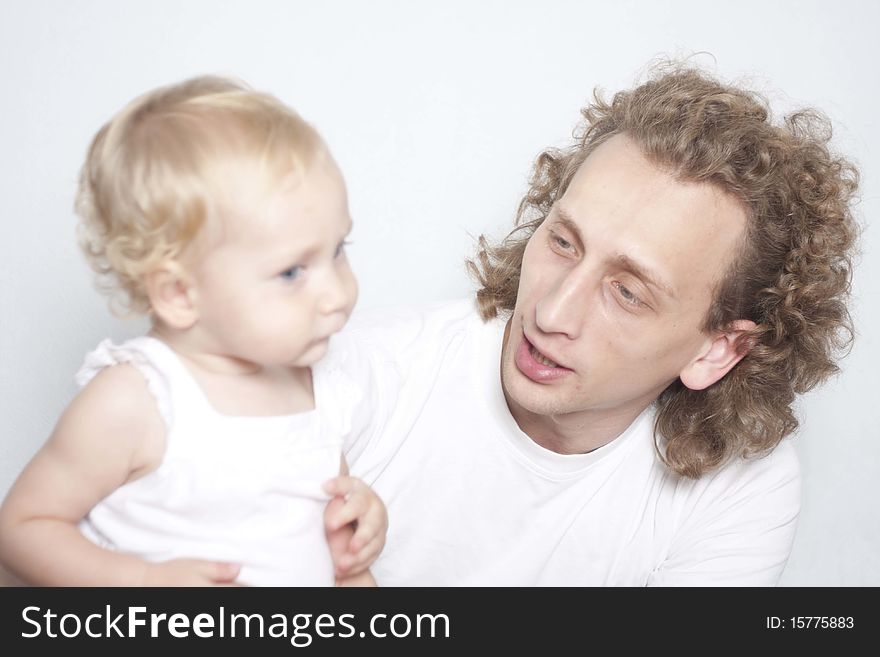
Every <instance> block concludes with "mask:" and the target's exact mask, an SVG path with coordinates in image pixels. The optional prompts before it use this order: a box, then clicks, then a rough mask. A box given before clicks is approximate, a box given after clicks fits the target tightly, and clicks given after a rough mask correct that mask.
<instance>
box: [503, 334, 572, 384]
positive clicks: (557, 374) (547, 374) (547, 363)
mask: <svg viewBox="0 0 880 657" xmlns="http://www.w3.org/2000/svg"><path fill="white" fill-rule="evenodd" d="M514 362H515V364H516V368H517V369H518V370H519V371H520V372H521V373H522V374H523V375H524V376H526V377H527V378H529V379H531V380H532V381H534V382H536V383H549V382H551V381H555V380H556V379H560V378H562V377H565V376H567V375H568V374H570V373H571V372H572V370H570V369H568V368H567V367H564V366H563V365H560V364H559V363H557V362H556V361H555V360H553V359H552V358H550V357H548V356H546V355H544V354H543V353H542V352H541V351H540V350H539V349H538V348H537V347H536V346H535V345H533V344H532V343H531V342H530V341H529V339H528V338H527V337H526V336H525V334H524V333H523V335H522V338H521V340H520V343H519V346H518V347H517V349H516V352H515V354H514Z"/></svg>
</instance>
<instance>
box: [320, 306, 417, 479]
mask: <svg viewBox="0 0 880 657" xmlns="http://www.w3.org/2000/svg"><path fill="white" fill-rule="evenodd" d="M423 334H424V313H423V312H422V311H421V309H419V308H377V309H371V310H367V311H360V312H358V313H355V315H354V316H353V317H352V319H351V321H350V322H349V324H348V326H346V328H345V329H344V330H343V331H342V332H341V333H340V334H338V335H337V336H334V338H333V339H332V341H331V353H330V354H328V356H329V358H330V359H331V360H332V361H333V365H334V366H336V367H340V368H341V369H342V370H344V372H345V374H346V375H347V376H348V377H349V378H350V379H351V380H353V381H354V383H355V385H356V386H357V387H358V388H359V390H360V391H361V394H360V397H359V399H358V401H357V403H356V404H354V405H353V407H352V408H351V411H350V412H351V425H350V430H349V431H348V432H347V434H346V436H345V437H344V441H343V446H342V447H343V452H344V453H345V456H346V460H347V461H348V464H349V467H350V469H351V472H352V474H354V475H356V476H359V477H361V478H363V479H364V480H366V481H367V482H368V483H369V482H370V481H371V480H372V478H373V477H374V476H376V475H377V474H378V470H379V469H380V468H381V467H382V464H383V463H384V461H386V460H387V458H388V454H393V452H394V451H395V450H396V447H395V444H394V443H395V442H396V441H399V440H402V435H401V432H400V431H395V430H393V428H391V427H390V426H389V425H390V424H392V420H393V419H396V420H398V422H397V424H399V423H400V422H399V420H400V418H395V416H396V415H399V413H398V412H397V411H398V410H399V408H398V407H400V406H403V407H405V408H409V406H410V405H411V404H412V403H413V402H412V399H411V398H412V397H413V395H416V394H418V392H417V390H416V388H417V386H414V385H413V381H412V378H413V377H412V376H411V369H412V368H413V364H414V363H417V362H420V361H421V360H422V359H423V355H422V352H425V351H426V350H430V348H431V346H430V343H429V342H427V341H426V340H425V339H424V335H423ZM404 394H405V395H406V399H403V396H404Z"/></svg>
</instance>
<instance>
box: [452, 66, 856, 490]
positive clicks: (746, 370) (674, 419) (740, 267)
mask: <svg viewBox="0 0 880 657" xmlns="http://www.w3.org/2000/svg"><path fill="white" fill-rule="evenodd" d="M581 113H582V115H583V118H584V123H583V124H582V126H581V127H580V128H579V130H578V131H577V132H576V133H575V137H576V142H575V143H574V144H573V145H572V146H571V147H569V148H567V149H551V150H547V151H545V152H543V153H541V154H540V156H539V157H538V159H537V162H536V164H535V169H534V173H533V176H532V179H531V182H530V188H529V190H528V193H527V194H526V196H525V197H524V198H523V199H522V201H521V203H520V206H519V210H518V212H517V217H516V222H515V223H516V228H515V229H514V230H513V231H512V232H511V233H510V234H509V235H508V236H507V237H506V238H505V239H504V240H503V241H502V242H501V243H499V244H497V245H492V244H490V243H489V241H488V240H487V239H486V238H485V237H484V236H481V237H480V240H479V247H478V252H477V255H476V257H475V258H474V259H473V260H469V261H468V262H467V265H468V268H469V270H470V271H471V273H472V274H473V275H474V276H475V277H476V279H477V280H478V282H479V284H480V286H481V287H480V289H479V290H478V292H477V301H478V306H479V308H480V311H481V314H482V316H483V318H484V319H489V318H491V317H495V316H497V315H499V314H502V313H508V312H510V311H512V310H513V309H514V307H515V305H516V293H517V288H518V286H519V272H520V266H521V264H522V257H523V251H524V250H525V246H526V242H527V241H528V239H529V237H530V236H531V235H532V233H534V231H535V229H536V228H537V227H538V226H539V225H540V224H541V223H542V222H543V221H544V219H545V218H546V217H547V215H548V213H549V212H550V209H551V207H552V206H553V204H554V202H555V201H556V199H558V198H560V197H561V196H562V195H563V194H564V193H565V190H566V188H567V187H568V185H569V183H570V182H571V179H572V177H573V176H574V174H575V172H576V171H577V169H578V167H579V166H580V164H581V163H582V162H583V161H584V160H585V159H586V158H587V156H588V155H589V154H590V153H591V152H592V151H593V150H594V149H595V148H596V147H598V146H599V145H600V144H602V143H603V142H605V141H606V140H608V139H609V138H610V137H611V136H613V135H616V134H620V133H625V134H627V135H628V136H629V137H630V138H632V139H633V140H634V141H635V142H636V143H637V144H639V146H640V148H641V150H642V152H643V154H644V155H645V156H646V157H647V158H648V159H649V160H650V161H652V162H654V163H655V164H656V165H658V166H659V167H662V168H664V169H665V170H668V171H670V172H672V173H673V175H675V176H676V177H677V178H678V179H680V180H683V181H705V182H709V183H711V184H713V185H717V186H718V187H719V188H720V189H722V190H724V191H726V192H727V193H729V194H731V195H733V197H734V198H737V199H739V200H740V202H741V203H742V204H743V206H744V207H745V208H746V209H747V210H748V215H749V220H748V227H747V229H746V239H745V240H744V242H743V246H742V248H741V250H740V252H739V253H738V254H737V257H736V258H735V261H734V264H733V265H732V266H731V267H730V269H729V271H728V272H727V273H726V275H725V277H724V278H723V280H722V281H721V282H720V284H718V285H717V286H716V288H715V291H714V300H713V302H712V304H711V306H710V308H709V310H708V312H707V314H706V316H705V319H704V322H703V325H702V327H701V328H702V330H703V331H706V332H709V331H714V330H718V329H723V328H725V327H726V326H728V325H729V324H730V323H731V322H733V321H735V320H738V319H750V320H752V321H754V322H755V324H756V327H755V328H754V330H752V331H749V332H748V333H747V334H746V335H744V336H743V337H742V341H743V342H742V343H741V344H740V345H739V348H740V349H742V350H745V349H747V348H748V346H750V347H751V348H750V350H749V351H748V354H747V355H746V356H745V358H743V359H742V361H740V363H739V364H738V365H737V366H736V367H735V368H734V369H733V370H732V371H731V372H729V373H728V374H727V375H726V376H725V377H724V378H722V379H721V380H720V381H718V382H717V383H715V384H714V385H712V386H710V387H709V388H707V389H706V390H690V389H688V388H687V387H685V386H684V385H683V384H682V383H681V381H676V382H674V383H673V384H671V385H670V386H669V387H668V388H667V389H666V390H665V391H664V392H663V393H661V394H660V396H659V397H658V399H657V415H656V421H655V426H654V435H655V445H656V446H657V451H658V454H659V455H660V457H661V458H662V459H664V461H665V463H666V464H667V465H668V466H669V467H670V468H671V469H672V470H673V471H675V472H677V473H679V474H680V475H683V476H686V477H692V478H697V477H699V476H701V475H703V474H704V473H706V472H708V471H710V470H712V469H714V468H717V467H718V466H720V465H721V464H723V463H725V462H727V461H728V460H730V459H731V458H734V457H739V456H742V457H752V456H759V455H762V454H766V453H767V452H769V451H770V450H772V449H773V448H774V447H775V446H776V445H777V444H778V443H779V442H780V441H781V440H782V439H783V438H784V437H785V436H787V435H788V434H790V433H792V432H793V431H794V430H795V429H796V428H797V426H798V423H797V419H796V418H795V416H794V413H793V412H792V408H791V405H792V402H793V401H794V398H795V395H796V394H801V393H803V392H806V391H808V390H810V389H811V388H813V387H814V386H816V385H817V384H819V383H820V382H822V381H824V380H825V379H826V378H827V377H829V376H830V375H832V374H834V373H836V372H837V371H838V367H837V365H836V364H835V361H836V358H837V356H838V355H839V354H840V353H841V352H843V351H845V350H846V349H847V348H848V347H849V346H850V344H851V342H852V338H853V327H852V322H851V319H850V315H849V313H848V311H847V307H846V301H847V298H848V295H849V290H850V280H851V271H852V256H853V250H854V244H855V241H856V237H857V234H858V229H857V225H856V223H855V221H854V219H853V216H852V214H851V210H850V205H851V201H852V199H853V197H854V194H855V191H856V189H857V186H858V171H857V170H856V168H855V167H854V166H853V165H852V164H851V163H850V162H848V161H847V160H845V159H843V158H840V157H836V156H834V155H833V154H832V153H831V152H830V151H829V148H828V142H829V140H830V138H831V127H830V123H829V121H828V119H827V118H825V117H824V116H823V115H822V114H820V113H819V112H817V111H815V110H811V109H807V110H803V111H799V112H797V113H794V114H792V115H790V116H788V117H786V118H785V119H784V121H783V122H782V123H781V124H774V123H772V122H771V120H770V111H769V108H768V105H767V102H766V101H765V100H764V99H762V98H761V97H759V96H758V95H756V94H754V93H751V92H749V91H746V90H743V89H741V88H738V87H735V86H731V85H727V84H723V83H721V82H719V81H717V80H715V79H714V78H712V77H711V76H709V75H707V74H706V73H704V72H702V71H700V70H698V69H695V68H690V67H686V66H683V65H672V66H670V65H666V66H664V67H663V68H662V69H660V70H659V71H657V72H655V74H654V76H653V77H652V78H651V79H649V80H648V81H647V82H645V83H644V84H641V85H640V86H638V87H636V88H634V89H632V90H629V91H622V92H619V93H617V94H615V95H614V97H613V98H612V100H611V102H610V103H609V102H606V101H605V100H603V99H602V97H601V95H600V94H599V92H598V91H596V92H594V101H593V103H591V104H590V105H589V106H588V107H586V108H585V109H583V110H582V112H581ZM661 436H662V437H663V439H664V440H665V446H664V447H665V449H661V447H660V444H661V443H660V440H659V437H661Z"/></svg>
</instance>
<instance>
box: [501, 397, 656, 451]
mask: <svg viewBox="0 0 880 657" xmlns="http://www.w3.org/2000/svg"><path fill="white" fill-rule="evenodd" d="M504 397H505V399H506V400H507V407H508V408H509V409H510V414H511V415H512V416H513V419H514V420H516V423H517V424H518V425H519V428H520V429H521V430H522V431H523V433H525V434H526V435H527V436H528V437H529V438H531V439H532V440H533V441H535V442H536V443H537V444H538V445H540V446H541V447H543V448H544V449H548V450H550V451H551V452H556V453H558V454H586V453H587V452H592V451H593V450H596V449H599V448H600V447H602V446H604V445H607V444H608V443H610V442H612V441H613V440H614V439H615V438H617V437H618V436H620V435H621V434H622V433H623V432H624V431H626V430H627V428H628V427H629V426H630V425H631V424H632V423H633V421H634V420H635V419H636V418H637V417H638V416H639V415H640V414H641V412H642V411H643V410H644V409H645V406H642V407H641V408H638V407H635V408H626V409H614V410H588V411H579V412H577V413H566V414H562V415H539V414H537V413H533V412H531V411H529V410H527V409H525V408H523V407H522V406H519V405H518V404H517V403H516V402H515V401H514V400H513V399H512V398H511V397H509V396H508V395H507V392H506V391H505V394H504Z"/></svg>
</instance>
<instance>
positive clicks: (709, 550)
mask: <svg viewBox="0 0 880 657" xmlns="http://www.w3.org/2000/svg"><path fill="white" fill-rule="evenodd" d="M685 485H686V486H687V488H688V490H687V491H686V495H685V496H683V497H684V499H685V500H686V501H685V502H684V503H682V504H681V506H680V507H679V509H678V510H677V513H678V514H679V516H680V517H679V518H678V519H677V523H679V526H678V529H677V531H676V533H675V536H674V538H673V540H672V543H671V545H670V549H669V553H668V555H667V556H666V558H665V559H664V560H663V562H662V563H661V564H660V565H659V566H658V567H657V568H656V569H655V570H654V572H652V573H651V575H650V576H649V578H648V582H647V584H648V586H775V585H776V584H777V583H778V581H779V578H780V576H781V575H782V571H783V569H784V568H785V564H786V562H787V560H788V556H789V554H790V553H791V547H792V544H793V542H794V536H795V529H796V525H797V517H798V513H799V511H800V500H801V479H800V466H799V464H798V460H797V454H796V453H795V450H794V446H793V445H791V443H790V442H789V441H787V440H786V441H783V442H782V443H780V445H778V446H777V447H776V449H775V450H774V451H773V452H771V454H769V455H767V456H765V457H763V458H760V459H751V460H741V461H739V462H737V463H735V464H730V465H728V466H727V467H726V468H724V469H722V470H721V471H720V472H718V473H715V474H712V475H707V476H706V477H704V478H702V479H700V480H697V481H696V482H693V481H691V482H689V483H687V484H685Z"/></svg>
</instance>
